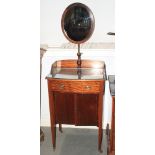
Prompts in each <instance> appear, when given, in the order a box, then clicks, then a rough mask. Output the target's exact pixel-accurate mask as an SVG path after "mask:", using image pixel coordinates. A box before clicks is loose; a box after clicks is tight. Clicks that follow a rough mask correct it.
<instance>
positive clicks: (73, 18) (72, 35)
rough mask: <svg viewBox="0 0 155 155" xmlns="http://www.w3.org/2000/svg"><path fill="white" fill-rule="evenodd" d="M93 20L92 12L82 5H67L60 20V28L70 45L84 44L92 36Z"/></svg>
mask: <svg viewBox="0 0 155 155" xmlns="http://www.w3.org/2000/svg"><path fill="white" fill-rule="evenodd" d="M94 27H95V19H94V15H93V13H92V11H91V10H90V9H89V8H88V7H87V6H86V5H84V4H82V3H74V4H71V5H69V6H68V7H67V8H66V9H65V11H64V13H63V15H62V19H61V28H62V32H63V34H64V35H65V37H66V38H67V39H68V40H69V41H70V42H72V43H75V44H80V43H84V42H86V41H87V40H88V39H89V38H90V37H91V35H92V33H93V31H94Z"/></svg>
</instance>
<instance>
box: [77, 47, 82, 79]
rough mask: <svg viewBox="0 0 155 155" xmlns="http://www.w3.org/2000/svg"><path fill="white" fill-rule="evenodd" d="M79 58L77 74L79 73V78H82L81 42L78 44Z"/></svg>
mask: <svg viewBox="0 0 155 155" xmlns="http://www.w3.org/2000/svg"><path fill="white" fill-rule="evenodd" d="M77 56H78V60H77V74H78V79H81V63H82V62H81V53H80V44H78V53H77Z"/></svg>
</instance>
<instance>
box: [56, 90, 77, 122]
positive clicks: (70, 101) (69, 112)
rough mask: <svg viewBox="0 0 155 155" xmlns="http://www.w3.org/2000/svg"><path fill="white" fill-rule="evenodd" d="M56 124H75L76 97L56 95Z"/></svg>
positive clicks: (68, 94) (67, 94)
mask: <svg viewBox="0 0 155 155" xmlns="http://www.w3.org/2000/svg"><path fill="white" fill-rule="evenodd" d="M54 97H55V110H56V123H61V124H75V123H74V122H75V121H74V120H75V119H74V116H75V114H74V111H75V110H74V96H73V94H70V93H57V92H55V93H54Z"/></svg>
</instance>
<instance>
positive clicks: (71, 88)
mask: <svg viewBox="0 0 155 155" xmlns="http://www.w3.org/2000/svg"><path fill="white" fill-rule="evenodd" d="M48 87H49V90H51V91H60V92H73V93H99V92H100V90H101V87H102V82H101V81H88V80H87V81H86V80H78V81H76V80H55V79H54V80H48Z"/></svg>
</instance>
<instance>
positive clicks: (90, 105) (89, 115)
mask: <svg viewBox="0 0 155 155" xmlns="http://www.w3.org/2000/svg"><path fill="white" fill-rule="evenodd" d="M75 106H76V108H75V110H76V125H81V126H82V125H84V126H87V125H92V126H93V125H95V126H97V125H98V115H97V114H98V95H95V94H77V102H76V105H75Z"/></svg>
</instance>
